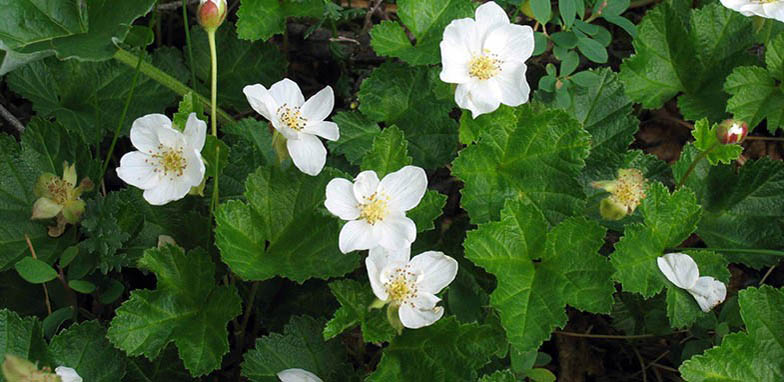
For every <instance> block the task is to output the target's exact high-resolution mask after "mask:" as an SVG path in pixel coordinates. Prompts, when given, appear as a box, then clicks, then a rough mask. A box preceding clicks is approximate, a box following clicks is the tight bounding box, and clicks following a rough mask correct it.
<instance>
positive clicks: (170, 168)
mask: <svg viewBox="0 0 784 382" xmlns="http://www.w3.org/2000/svg"><path fill="white" fill-rule="evenodd" d="M152 157H153V158H155V159H157V160H158V168H156V169H155V170H153V171H154V172H163V175H164V176H169V175H170V174H171V176H182V174H183V172H184V171H185V168H186V167H188V162H187V161H186V160H185V157H184V156H183V155H182V147H179V148H177V149H171V148H168V147H164V146H163V145H158V152H157V153H154V154H152ZM145 162H147V160H145Z"/></svg>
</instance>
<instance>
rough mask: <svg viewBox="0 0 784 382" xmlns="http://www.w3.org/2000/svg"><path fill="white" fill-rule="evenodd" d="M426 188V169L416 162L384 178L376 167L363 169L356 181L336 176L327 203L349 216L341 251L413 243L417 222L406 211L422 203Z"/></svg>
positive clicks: (345, 217) (339, 214) (335, 212)
mask: <svg viewBox="0 0 784 382" xmlns="http://www.w3.org/2000/svg"><path fill="white" fill-rule="evenodd" d="M426 190H427V175H426V174H425V170H423V169H421V168H419V167H416V166H405V167H403V168H401V169H400V170H397V171H395V172H391V173H389V174H387V175H386V176H385V177H384V179H382V180H381V181H380V182H379V180H378V176H377V175H376V172H375V171H363V172H361V173H359V175H357V177H356V179H354V183H352V182H351V181H350V180H348V179H343V178H335V179H332V180H331V181H330V182H329V184H327V200H326V201H324V206H326V207H327V210H329V212H331V213H332V214H333V215H335V216H337V217H339V218H341V219H343V220H348V223H346V225H344V226H343V229H342V230H341V231H340V239H339V246H340V251H341V252H343V253H349V252H351V251H354V250H358V249H371V248H374V247H377V246H382V247H384V248H387V249H402V248H406V247H408V246H410V245H411V243H413V242H414V240H415V239H416V224H414V221H413V220H411V219H409V218H408V217H406V211H408V210H410V209H412V208H414V207H416V206H417V204H419V201H420V200H422V197H423V196H424V195H425V191H426Z"/></svg>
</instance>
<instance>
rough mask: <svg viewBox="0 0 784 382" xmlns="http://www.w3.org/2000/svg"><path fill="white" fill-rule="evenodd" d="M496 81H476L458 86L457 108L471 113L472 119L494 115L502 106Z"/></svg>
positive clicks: (456, 92) (456, 94) (456, 93)
mask: <svg viewBox="0 0 784 382" xmlns="http://www.w3.org/2000/svg"><path fill="white" fill-rule="evenodd" d="M499 93H500V92H499V90H498V87H497V86H496V84H495V81H481V80H474V81H471V82H468V83H465V84H460V85H457V89H456V91H455V102H456V103H457V106H459V107H461V108H463V109H468V110H470V111H471V117H473V118H476V117H478V116H480V115H482V114H487V113H492V112H494V111H495V110H496V109H498V107H499V106H501V96H500V94H499Z"/></svg>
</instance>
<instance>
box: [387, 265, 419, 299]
mask: <svg viewBox="0 0 784 382" xmlns="http://www.w3.org/2000/svg"><path fill="white" fill-rule="evenodd" d="M408 268H409V266H408V265H406V266H405V267H400V268H395V270H394V271H393V272H392V274H391V275H390V280H391V281H389V282H386V283H384V289H386V291H387V294H388V295H389V300H390V302H392V303H393V304H395V305H400V304H403V303H405V302H406V301H407V300H408V299H410V298H414V297H417V292H418V288H417V285H416V275H415V274H414V273H413V272H411V271H409V270H408Z"/></svg>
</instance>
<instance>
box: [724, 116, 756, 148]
mask: <svg viewBox="0 0 784 382" xmlns="http://www.w3.org/2000/svg"><path fill="white" fill-rule="evenodd" d="M748 133H749V125H748V124H747V123H746V122H743V121H738V120H734V119H727V120H724V122H722V123H720V124H719V127H718V128H717V129H716V138H718V139H719V142H721V143H722V144H725V145H729V144H734V143H741V142H743V139H745V138H746V134H748Z"/></svg>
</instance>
